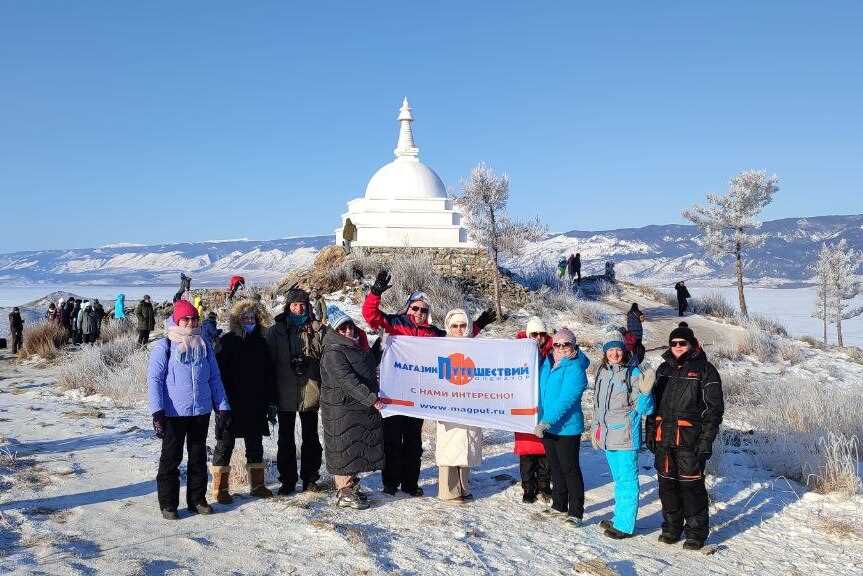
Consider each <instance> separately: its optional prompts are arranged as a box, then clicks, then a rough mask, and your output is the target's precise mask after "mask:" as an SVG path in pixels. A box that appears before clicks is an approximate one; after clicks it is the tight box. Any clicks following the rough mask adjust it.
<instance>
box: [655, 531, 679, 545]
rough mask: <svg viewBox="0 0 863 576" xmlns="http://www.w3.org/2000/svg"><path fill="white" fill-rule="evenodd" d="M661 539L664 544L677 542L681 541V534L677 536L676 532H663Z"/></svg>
mask: <svg viewBox="0 0 863 576" xmlns="http://www.w3.org/2000/svg"><path fill="white" fill-rule="evenodd" d="M659 541H660V542H662V543H663V544H677V543H678V542H680V536H675V535H674V534H669V533H667V532H663V533H662V534H660V535H659Z"/></svg>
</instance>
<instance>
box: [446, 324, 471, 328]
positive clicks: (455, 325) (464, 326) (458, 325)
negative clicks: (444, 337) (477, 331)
mask: <svg viewBox="0 0 863 576" xmlns="http://www.w3.org/2000/svg"><path fill="white" fill-rule="evenodd" d="M449 327H450V328H467V324H464V323H462V324H450V325H449Z"/></svg>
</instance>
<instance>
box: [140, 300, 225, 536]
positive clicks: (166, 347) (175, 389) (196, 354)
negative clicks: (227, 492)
mask: <svg viewBox="0 0 863 576" xmlns="http://www.w3.org/2000/svg"><path fill="white" fill-rule="evenodd" d="M147 388H148V395H149V406H150V413H151V414H152V415H153V430H154V431H155V432H156V437H157V438H161V439H162V455H161V457H160V458H159V473H158V475H157V476H156V487H157V492H158V497H159V508H160V509H161V510H162V517H163V518H165V519H166V520H176V519H177V518H179V516H178V515H177V507H178V506H179V500H180V470H179V467H180V462H182V460H183V444H186V447H187V450H188V453H189V460H188V464H187V466H186V471H187V481H186V504H187V505H188V507H189V512H191V513H192V514H210V513H212V511H213V508H212V507H211V506H210V505H209V504H208V503H207V499H206V489H207V430H208V428H209V425H210V412H212V411H213V410H216V428H217V429H219V430H225V429H227V428H230V425H231V422H230V420H231V413H230V409H231V407H230V405H229V404H228V400H227V398H226V397H225V389H224V387H223V386H222V378H221V375H220V373H219V365H218V363H217V362H216V355H215V354H214V353H213V349H212V348H211V347H210V346H208V345H207V343H206V342H204V340H203V339H202V338H201V335H200V327H199V326H198V311H197V310H195V307H194V306H192V304H191V303H190V302H187V301H186V300H178V301H177V302H176V303H175V304H174V313H173V315H172V316H171V317H170V318H168V319H167V320H166V321H165V337H164V338H161V339H159V340H158V341H157V342H156V344H155V345H154V346H153V349H152V351H151V352H150V363H149V368H148V370H147Z"/></svg>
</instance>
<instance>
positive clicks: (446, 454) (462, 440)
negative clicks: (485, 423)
mask: <svg viewBox="0 0 863 576" xmlns="http://www.w3.org/2000/svg"><path fill="white" fill-rule="evenodd" d="M435 431H436V437H437V440H436V445H435V463H436V464H437V465H438V466H467V467H476V466H479V465H480V464H482V428H477V427H476V426H467V425H466V424H453V423H452V422H438V423H437V426H436V427H435Z"/></svg>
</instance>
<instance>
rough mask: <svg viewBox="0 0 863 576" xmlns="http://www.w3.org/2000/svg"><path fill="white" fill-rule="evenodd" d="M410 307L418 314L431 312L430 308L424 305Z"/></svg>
mask: <svg viewBox="0 0 863 576" xmlns="http://www.w3.org/2000/svg"><path fill="white" fill-rule="evenodd" d="M410 309H411V311H412V312H416V313H417V314H428V313H429V309H428V308H423V307H422V306H411V308H410Z"/></svg>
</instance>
